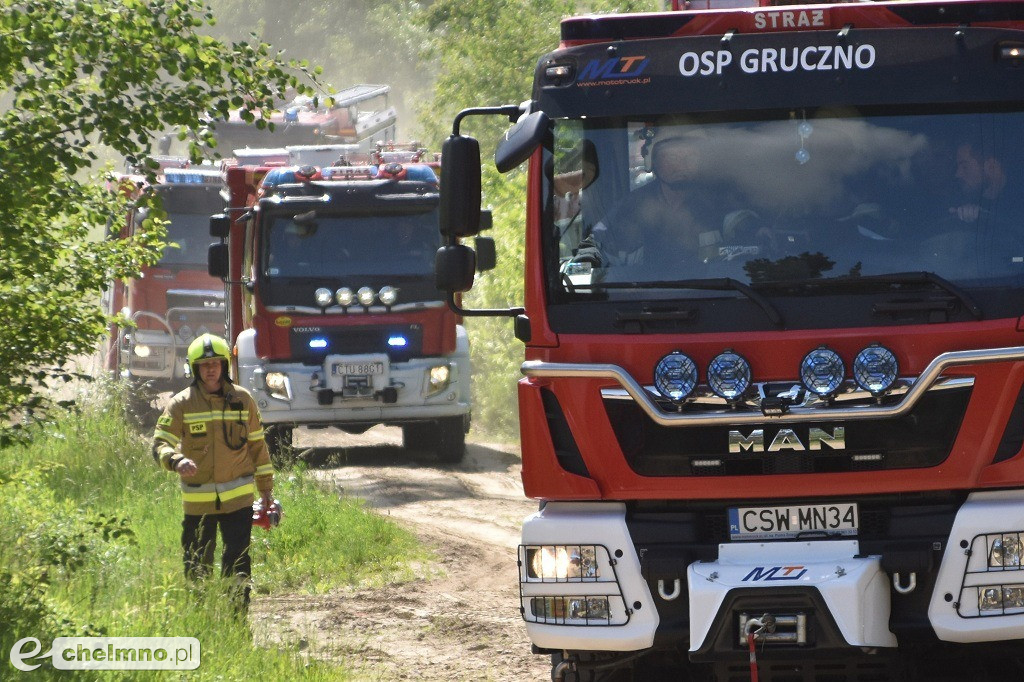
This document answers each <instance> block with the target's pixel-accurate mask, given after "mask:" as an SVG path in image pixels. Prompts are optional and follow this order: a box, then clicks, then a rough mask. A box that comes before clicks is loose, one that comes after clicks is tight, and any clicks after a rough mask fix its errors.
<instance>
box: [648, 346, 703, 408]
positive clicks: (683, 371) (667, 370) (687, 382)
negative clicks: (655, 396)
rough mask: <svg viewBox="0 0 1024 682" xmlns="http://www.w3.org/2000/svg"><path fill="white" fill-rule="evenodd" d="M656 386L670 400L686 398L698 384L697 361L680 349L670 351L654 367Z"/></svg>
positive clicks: (676, 400)
mask: <svg viewBox="0 0 1024 682" xmlns="http://www.w3.org/2000/svg"><path fill="white" fill-rule="evenodd" d="M654 386H655V388H657V389H658V392H659V393H661V394H662V395H663V396H665V397H666V398H668V399H669V400H672V401H674V402H677V403H679V402H682V401H684V400H686V396H688V395H690V393H692V392H693V389H694V388H696V386H697V365H696V363H694V361H693V360H691V359H690V358H689V357H688V356H686V355H683V354H682V353H680V352H679V351H673V352H671V353H669V354H668V355H666V356H665V357H663V358H662V359H661V360H659V361H658V364H657V366H655V368H654Z"/></svg>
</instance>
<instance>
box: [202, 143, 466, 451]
mask: <svg viewBox="0 0 1024 682" xmlns="http://www.w3.org/2000/svg"><path fill="white" fill-rule="evenodd" d="M226 183H227V187H228V193H229V195H230V202H229V207H230V209H229V215H230V218H227V217H215V218H214V219H213V221H212V222H211V225H212V226H213V227H212V230H213V232H214V233H215V234H217V235H221V236H223V237H224V243H223V244H222V245H219V246H215V247H213V249H212V250H211V272H213V271H215V270H217V267H215V265H216V264H215V262H214V261H217V259H218V258H220V259H221V260H219V261H218V262H219V263H221V267H222V268H224V267H226V269H222V271H221V272H220V273H219V274H222V275H224V276H225V278H226V281H227V286H228V289H227V290H228V318H229V330H230V331H229V334H230V338H231V341H232V343H233V344H234V346H235V348H236V351H237V373H236V376H237V377H238V380H239V381H240V382H241V384H242V385H243V386H245V387H246V388H248V389H249V390H251V391H252V393H253V396H254V397H255V398H256V400H257V402H258V403H259V406H260V410H261V414H262V417H263V421H264V422H265V424H267V426H268V427H269V428H268V433H269V434H270V435H269V436H268V438H269V441H270V445H271V450H272V453H273V454H275V456H277V457H279V458H280V457H285V456H287V453H288V451H289V450H290V443H291V438H292V429H293V428H294V427H295V426H308V427H312V428H322V427H327V426H333V427H336V428H338V429H341V430H343V431H346V432H349V433H361V432H362V431H365V430H366V429H368V428H370V427H372V426H374V425H377V424H386V425H392V426H400V427H402V434H403V443H404V444H405V446H406V447H408V448H412V449H416V450H430V451H433V452H434V453H436V455H437V457H438V458H439V459H440V460H441V461H445V462H457V461H460V460H461V459H462V457H463V454H464V452H465V435H466V432H467V431H468V429H469V423H470V413H471V407H472V402H471V395H470V377H471V366H470V357H469V340H468V337H467V334H466V330H465V328H464V327H463V325H462V323H461V318H460V317H459V316H458V315H456V314H455V313H454V312H452V311H451V310H449V309H448V307H447V306H446V305H445V304H444V300H443V295H442V293H441V292H440V291H438V290H437V289H436V287H435V286H434V282H433V274H432V271H433V262H434V255H435V252H436V251H437V249H438V247H439V246H440V235H439V232H438V229H437V224H438V217H437V208H438V184H437V177H436V175H435V173H434V171H433V170H432V169H431V168H430V167H428V166H425V165H422V164H415V163H413V164H406V165H402V164H398V163H389V164H384V165H350V166H335V167H317V166H301V167H295V166H277V167H271V166H265V167H252V166H238V167H233V168H229V169H228V170H227V172H226ZM218 225H221V226H223V227H218ZM218 249H220V253H221V254H222V255H221V256H217V254H216V251H217V250H218Z"/></svg>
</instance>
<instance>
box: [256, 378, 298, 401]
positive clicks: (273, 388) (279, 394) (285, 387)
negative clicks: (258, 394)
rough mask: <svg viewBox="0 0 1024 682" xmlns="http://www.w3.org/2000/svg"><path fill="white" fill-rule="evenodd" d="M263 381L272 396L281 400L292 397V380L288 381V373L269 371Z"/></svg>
mask: <svg viewBox="0 0 1024 682" xmlns="http://www.w3.org/2000/svg"><path fill="white" fill-rule="evenodd" d="M263 383H264V384H265V385H266V387H267V392H268V393H270V395H271V396H272V397H274V398H280V399H281V400H291V399H292V387H291V382H290V381H288V375H287V374H285V373H284V372H267V373H266V374H265V375H264V376H263Z"/></svg>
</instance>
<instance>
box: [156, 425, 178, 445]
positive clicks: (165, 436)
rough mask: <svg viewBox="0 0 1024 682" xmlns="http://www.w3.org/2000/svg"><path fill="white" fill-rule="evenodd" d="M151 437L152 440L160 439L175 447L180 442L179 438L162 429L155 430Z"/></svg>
mask: <svg viewBox="0 0 1024 682" xmlns="http://www.w3.org/2000/svg"><path fill="white" fill-rule="evenodd" d="M153 437H154V438H162V439H163V440H165V441H167V442H168V443H170V444H171V445H177V444H178V443H180V442H181V439H180V438H178V437H177V436H175V435H174V434H173V433H169V432H167V431H164V430H163V429H157V430H156V431H155V432H154V433H153Z"/></svg>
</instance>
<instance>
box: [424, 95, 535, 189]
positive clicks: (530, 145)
mask: <svg viewBox="0 0 1024 682" xmlns="http://www.w3.org/2000/svg"><path fill="white" fill-rule="evenodd" d="M550 130H551V119H550V118H548V115H547V114H545V113H544V112H543V111H535V112H533V113H532V114H529V115H528V116H523V117H522V118H520V119H519V120H518V121H516V122H515V124H513V125H512V127H511V128H509V129H508V131H507V132H506V133H505V137H504V138H502V140H501V142H499V143H498V148H497V149H495V150H494V165H495V166H497V167H498V172H499V173H507V172H509V171H510V170H512V169H513V168H515V167H516V166H518V165H519V164H521V163H522V162H523V161H526V160H527V159H528V158H530V155H531V154H533V152H534V150H535V149H537V147H539V146H540V143H541V142H543V141H544V138H545V136H547V134H548V132H549V131H550ZM442 158H444V157H442ZM442 187H443V185H442Z"/></svg>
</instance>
